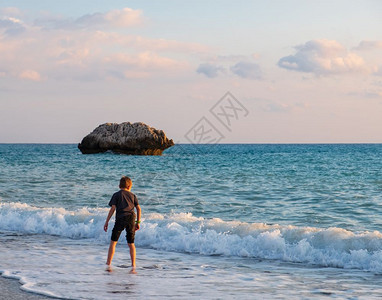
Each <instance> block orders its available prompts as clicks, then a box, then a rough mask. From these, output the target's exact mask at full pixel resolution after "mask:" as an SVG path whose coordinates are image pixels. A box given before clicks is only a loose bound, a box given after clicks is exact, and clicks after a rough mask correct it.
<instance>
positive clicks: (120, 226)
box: [111, 214, 135, 244]
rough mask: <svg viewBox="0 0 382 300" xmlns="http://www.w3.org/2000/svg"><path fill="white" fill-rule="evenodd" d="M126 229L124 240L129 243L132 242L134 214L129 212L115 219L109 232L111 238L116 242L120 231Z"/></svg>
mask: <svg viewBox="0 0 382 300" xmlns="http://www.w3.org/2000/svg"><path fill="white" fill-rule="evenodd" d="M124 229H126V240H127V242H128V243H129V244H133V243H134V238H135V214H130V215H128V216H124V217H121V218H118V219H117V220H115V224H114V228H113V231H112V234H111V240H112V241H114V242H118V239H119V236H120V235H121V232H122V231H123V230H124Z"/></svg>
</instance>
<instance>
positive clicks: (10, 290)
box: [0, 276, 54, 300]
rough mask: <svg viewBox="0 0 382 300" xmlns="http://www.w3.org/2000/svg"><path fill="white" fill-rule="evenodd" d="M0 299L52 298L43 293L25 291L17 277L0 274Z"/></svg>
mask: <svg viewBox="0 0 382 300" xmlns="http://www.w3.org/2000/svg"><path fill="white" fill-rule="evenodd" d="M0 291H1V296H0V299H7V300H38V299H54V298H52V297H48V296H45V295H41V294H37V293H33V292H27V291H24V290H22V289H21V283H20V282H19V280H18V279H13V278H6V277H3V276H0Z"/></svg>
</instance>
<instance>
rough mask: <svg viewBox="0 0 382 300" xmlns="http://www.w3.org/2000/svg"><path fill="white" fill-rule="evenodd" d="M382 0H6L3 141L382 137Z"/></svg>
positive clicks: (0, 11) (1, 57)
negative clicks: (120, 136) (119, 135)
mask: <svg viewBox="0 0 382 300" xmlns="http://www.w3.org/2000/svg"><path fill="white" fill-rule="evenodd" d="M381 20H382V1H379V0H374V1H372V0H362V1H361V0H358V1H355V0H347V1H342V0H330V1H325V0H323V1H309V0H284V1H281V0H279V1H277V0H274V1H257V0H252V1H249V0H248V1H246V0H238V1H226V0H221V1H215V0H211V1H209V0H203V1H199V0H195V1H181V0H163V1H154V0H152V1H147V0H139V1H126V0H124V1H122V0H112V1H104V0H102V1H100V0H80V1H78V0H76V1H73V0H67V1H51V0H34V1H30V0H1V2H0V143H79V142H80V141H81V139H82V138H83V137H84V136H85V135H87V134H88V133H90V132H91V131H92V130H93V129H94V128H96V127H97V126H98V125H100V124H103V123H121V122H143V123H146V124H148V125H150V126H153V127H155V128H157V129H162V130H164V132H165V133H166V135H167V136H168V137H169V138H171V139H173V140H174V141H175V142H176V143H215V142H219V143H382V26H381V25H382V21H381Z"/></svg>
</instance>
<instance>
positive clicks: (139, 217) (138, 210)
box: [135, 204, 142, 230]
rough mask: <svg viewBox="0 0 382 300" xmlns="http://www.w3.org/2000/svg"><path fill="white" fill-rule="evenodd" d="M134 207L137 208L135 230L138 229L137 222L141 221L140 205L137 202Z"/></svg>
mask: <svg viewBox="0 0 382 300" xmlns="http://www.w3.org/2000/svg"><path fill="white" fill-rule="evenodd" d="M135 209H136V210H137V222H136V223H135V230H139V223H140V222H141V212H142V210H141V207H140V206H139V204H138V205H137V206H136V207H135Z"/></svg>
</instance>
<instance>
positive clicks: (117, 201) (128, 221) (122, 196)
mask: <svg viewBox="0 0 382 300" xmlns="http://www.w3.org/2000/svg"><path fill="white" fill-rule="evenodd" d="M132 185H133V182H132V181H131V179H130V178H129V177H127V176H123V177H122V178H121V180H120V181H119V188H120V190H119V191H118V192H116V193H114V195H113V196H112V197H111V200H110V202H109V206H111V208H110V210H109V214H108V215H107V219H106V222H105V225H104V226H103V229H104V230H105V232H107V228H108V225H109V220H110V218H111V217H112V216H113V214H114V211H115V210H116V211H117V213H116V216H115V224H114V228H113V231H112V235H111V241H110V246H109V252H108V256H107V261H106V264H107V265H108V268H110V265H111V261H112V260H113V256H114V252H115V246H116V245H117V242H118V238H119V236H120V235H121V232H122V231H123V230H124V229H126V240H127V243H128V245H129V248H130V258H131V266H132V268H133V271H135V267H136V265H135V256H136V252H135V245H134V237H135V231H136V230H139V223H140V222H141V221H140V219H141V207H140V206H139V203H138V199H137V196H135V195H134V194H133V193H132V192H130V190H131V187H132ZM134 207H135V209H136V210H137V220H136V221H135V213H134Z"/></svg>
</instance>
